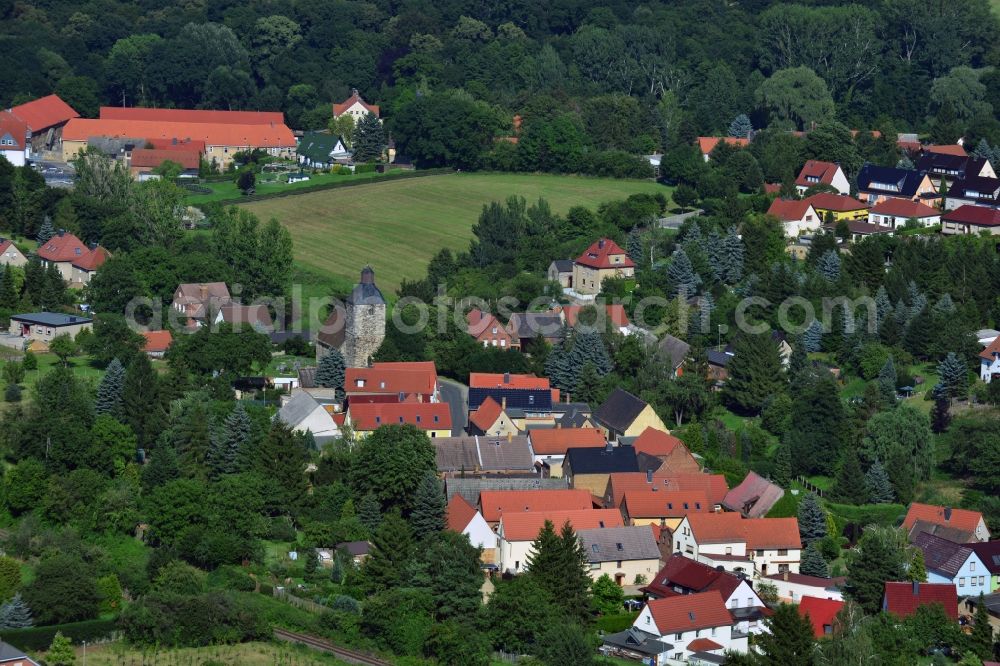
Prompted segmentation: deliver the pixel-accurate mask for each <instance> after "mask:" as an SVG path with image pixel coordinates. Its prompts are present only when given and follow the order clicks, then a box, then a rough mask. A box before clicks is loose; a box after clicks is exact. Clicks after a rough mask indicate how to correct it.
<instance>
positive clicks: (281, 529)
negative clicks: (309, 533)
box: [267, 516, 296, 541]
mask: <svg viewBox="0 0 1000 666" xmlns="http://www.w3.org/2000/svg"><path fill="white" fill-rule="evenodd" d="M295 537H296V535H295V525H293V524H292V519H291V518H289V517H288V516H277V517H275V518H272V519H271V522H270V523H269V524H268V526H267V538H268V540H270V541H295Z"/></svg>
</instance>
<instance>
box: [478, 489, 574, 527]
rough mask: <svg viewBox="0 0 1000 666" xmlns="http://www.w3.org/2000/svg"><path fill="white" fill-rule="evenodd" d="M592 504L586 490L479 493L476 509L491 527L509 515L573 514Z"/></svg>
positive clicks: (490, 491) (493, 491) (489, 491)
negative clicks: (541, 512) (551, 512)
mask: <svg viewBox="0 0 1000 666" xmlns="http://www.w3.org/2000/svg"><path fill="white" fill-rule="evenodd" d="M593 508H594V502H593V500H592V499H591V495H590V493H588V492H587V491H586V490H572V489H570V488H562V489H559V490H483V491H481V492H480V493H479V510H480V511H481V512H482V514H483V519H484V520H485V521H486V524H487V525H489V526H490V527H491V528H493V529H496V528H497V527H498V526H499V525H500V519H501V518H503V517H504V516H505V515H509V514H511V513H525V512H531V511H577V510H579V509H593Z"/></svg>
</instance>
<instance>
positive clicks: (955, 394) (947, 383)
mask: <svg viewBox="0 0 1000 666" xmlns="http://www.w3.org/2000/svg"><path fill="white" fill-rule="evenodd" d="M937 372H938V377H940V378H941V386H942V390H943V392H944V395H945V396H947V397H948V398H964V397H965V395H966V394H967V393H968V388H969V376H968V370H967V369H966V367H965V363H964V362H963V361H962V360H960V359H959V358H958V356H956V355H955V352H948V355H947V356H945V358H944V360H943V361H941V362H940V363H938V366H937Z"/></svg>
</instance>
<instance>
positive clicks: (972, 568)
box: [969, 562, 976, 571]
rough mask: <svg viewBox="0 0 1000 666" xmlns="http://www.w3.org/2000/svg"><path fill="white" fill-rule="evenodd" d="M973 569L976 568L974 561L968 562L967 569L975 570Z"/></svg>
mask: <svg viewBox="0 0 1000 666" xmlns="http://www.w3.org/2000/svg"><path fill="white" fill-rule="evenodd" d="M975 570H976V563H975V562H969V571H975Z"/></svg>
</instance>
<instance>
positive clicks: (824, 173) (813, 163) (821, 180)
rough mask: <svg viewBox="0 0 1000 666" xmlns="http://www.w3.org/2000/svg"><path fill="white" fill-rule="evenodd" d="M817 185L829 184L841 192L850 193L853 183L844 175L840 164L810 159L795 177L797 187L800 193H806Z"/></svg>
mask: <svg viewBox="0 0 1000 666" xmlns="http://www.w3.org/2000/svg"><path fill="white" fill-rule="evenodd" d="M815 185H829V186H830V187H832V188H834V189H835V190H837V191H838V192H840V193H841V194H849V193H850V191H851V184H850V183H849V182H848V180H847V176H846V175H844V170H843V169H841V168H840V165H839V164H835V163H833V162H822V161H820V160H808V161H807V162H806V163H805V165H804V166H803V167H802V171H800V172H799V176H798V178H796V179H795V189H797V190H798V191H799V194H804V193H805V191H806V190H808V189H809V188H810V187H813V186H815Z"/></svg>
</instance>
